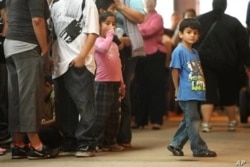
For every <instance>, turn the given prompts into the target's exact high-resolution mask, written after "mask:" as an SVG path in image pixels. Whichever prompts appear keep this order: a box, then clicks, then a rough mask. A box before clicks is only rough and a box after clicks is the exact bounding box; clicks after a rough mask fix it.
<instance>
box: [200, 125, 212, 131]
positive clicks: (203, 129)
mask: <svg viewBox="0 0 250 167" xmlns="http://www.w3.org/2000/svg"><path fill="white" fill-rule="evenodd" d="M211 129H212V126H211V124H209V123H201V131H202V132H210V131H211Z"/></svg>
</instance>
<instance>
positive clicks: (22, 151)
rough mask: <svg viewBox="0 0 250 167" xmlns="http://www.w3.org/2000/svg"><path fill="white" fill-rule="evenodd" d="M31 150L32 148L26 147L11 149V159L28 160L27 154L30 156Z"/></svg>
mask: <svg viewBox="0 0 250 167" xmlns="http://www.w3.org/2000/svg"><path fill="white" fill-rule="evenodd" d="M29 150H30V148H29V147H28V146H24V147H23V148H22V147H17V146H14V147H13V148H12V149H11V158H12V159H22V158H27V154H28V152H29Z"/></svg>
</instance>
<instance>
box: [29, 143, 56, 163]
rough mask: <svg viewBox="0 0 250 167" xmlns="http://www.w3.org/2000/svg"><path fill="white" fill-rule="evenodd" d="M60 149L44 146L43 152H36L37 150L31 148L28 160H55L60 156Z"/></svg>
mask: <svg viewBox="0 0 250 167" xmlns="http://www.w3.org/2000/svg"><path fill="white" fill-rule="evenodd" d="M58 151H59V150H58V149H49V148H48V147H46V146H44V145H43V148H42V150H41V151H39V150H36V149H35V148H33V147H31V148H30V151H29V152H28V159H31V160H33V159H47V158H54V157H56V156H57V154H58Z"/></svg>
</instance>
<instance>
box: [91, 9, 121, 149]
mask: <svg viewBox="0 0 250 167" xmlns="http://www.w3.org/2000/svg"><path fill="white" fill-rule="evenodd" d="M99 24H100V36H99V37H98V38H97V39H96V42H95V53H94V58H95V62H96V75H95V98H96V100H95V101H96V116H95V118H96V119H95V126H94V127H95V130H94V132H95V134H96V135H95V136H98V144H100V145H101V148H102V150H103V151H123V150H124V147H122V146H119V145H118V144H117V142H116V137H117V133H118V130H119V123H120V112H119V107H120V100H119V98H120V96H121V97H124V95H125V85H124V82H123V77H122V66H121V60H120V57H119V48H118V46H117V44H115V43H114V42H113V39H114V34H115V31H114V30H115V26H116V17H115V15H114V14H113V13H112V12H108V11H107V12H103V13H101V14H100V17H99Z"/></svg>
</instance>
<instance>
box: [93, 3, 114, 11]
mask: <svg viewBox="0 0 250 167" xmlns="http://www.w3.org/2000/svg"><path fill="white" fill-rule="evenodd" d="M113 3H114V0H96V2H95V4H96V7H97V9H98V12H100V9H103V10H107V9H108V8H109V7H110V5H111V4H113Z"/></svg>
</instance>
